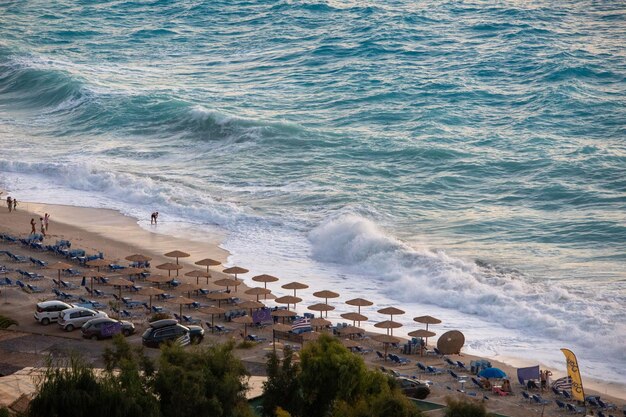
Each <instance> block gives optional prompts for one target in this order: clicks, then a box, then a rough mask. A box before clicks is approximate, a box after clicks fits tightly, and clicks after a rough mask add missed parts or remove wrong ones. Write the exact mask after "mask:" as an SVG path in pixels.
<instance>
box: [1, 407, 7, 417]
mask: <svg viewBox="0 0 626 417" xmlns="http://www.w3.org/2000/svg"><path fill="white" fill-rule="evenodd" d="M0 417H9V409H8V408H6V407H0Z"/></svg>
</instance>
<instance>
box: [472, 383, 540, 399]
mask: <svg viewBox="0 0 626 417" xmlns="http://www.w3.org/2000/svg"><path fill="white" fill-rule="evenodd" d="M472 379H474V378H472ZM522 398H524V399H525V400H527V401H528V402H532V400H533V399H532V398H530V394H529V393H527V392H526V391H522Z"/></svg>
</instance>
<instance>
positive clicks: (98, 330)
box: [80, 317, 135, 340]
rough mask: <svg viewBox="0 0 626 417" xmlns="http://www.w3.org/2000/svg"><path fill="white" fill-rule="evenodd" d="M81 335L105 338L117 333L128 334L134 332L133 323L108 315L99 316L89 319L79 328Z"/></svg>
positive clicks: (90, 337) (91, 337)
mask: <svg viewBox="0 0 626 417" xmlns="http://www.w3.org/2000/svg"><path fill="white" fill-rule="evenodd" d="M80 331H81V332H82V334H83V337H84V338H86V339H94V340H100V339H106V338H108V337H113V335H116V334H118V333H122V334H123V335H124V336H130V335H131V334H133V333H135V325H134V324H133V323H131V322H129V321H124V320H115V319H112V318H109V317H101V318H97V319H92V320H89V321H88V322H87V323H85V324H83V327H81V328H80Z"/></svg>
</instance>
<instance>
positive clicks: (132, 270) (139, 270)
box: [117, 267, 144, 280]
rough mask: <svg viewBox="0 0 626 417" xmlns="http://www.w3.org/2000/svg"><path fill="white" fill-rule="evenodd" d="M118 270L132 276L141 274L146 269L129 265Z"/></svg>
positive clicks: (121, 273) (122, 273)
mask: <svg viewBox="0 0 626 417" xmlns="http://www.w3.org/2000/svg"><path fill="white" fill-rule="evenodd" d="M117 272H118V273H119V274H120V275H128V277H129V278H132V276H133V275H139V274H141V273H142V272H144V269H143V268H134V267H128V268H124V269H120V270H119V271H117ZM131 280H132V279H131Z"/></svg>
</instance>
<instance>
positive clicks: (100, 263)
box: [85, 259, 113, 271]
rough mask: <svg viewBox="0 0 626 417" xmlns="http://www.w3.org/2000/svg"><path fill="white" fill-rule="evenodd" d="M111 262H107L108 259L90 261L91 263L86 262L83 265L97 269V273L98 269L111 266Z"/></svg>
mask: <svg viewBox="0 0 626 417" xmlns="http://www.w3.org/2000/svg"><path fill="white" fill-rule="evenodd" d="M112 263H113V262H112V261H110V260H108V259H92V260H91V261H87V263H86V264H85V265H87V266H90V267H94V266H95V267H96V269H98V271H100V267H101V266H107V265H110V264H112Z"/></svg>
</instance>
